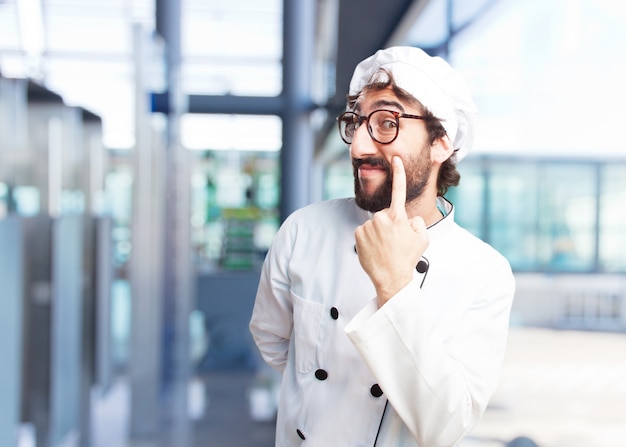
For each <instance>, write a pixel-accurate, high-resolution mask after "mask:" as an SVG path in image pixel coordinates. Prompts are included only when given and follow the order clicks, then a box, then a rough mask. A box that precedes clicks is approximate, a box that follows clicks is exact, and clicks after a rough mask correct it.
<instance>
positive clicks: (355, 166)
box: [352, 151, 432, 213]
mask: <svg viewBox="0 0 626 447" xmlns="http://www.w3.org/2000/svg"><path fill="white" fill-rule="evenodd" d="M427 153H428V152H426V151H422V153H421V154H419V155H417V156H414V157H411V158H410V159H408V160H407V161H406V162H405V167H404V169H405V172H406V201H407V202H410V201H412V200H414V199H416V198H418V197H420V196H421V195H422V194H423V193H424V190H425V189H426V186H427V185H428V180H429V178H430V174H431V172H432V165H431V164H430V160H429V159H428V158H426V156H425V154H427ZM363 164H369V165H372V166H380V167H382V168H383V169H384V170H385V173H386V176H385V181H384V182H383V183H382V184H381V185H380V186H379V187H378V188H376V190H375V191H374V192H373V193H372V194H369V195H368V194H366V193H365V192H364V191H363V189H362V188H361V181H360V180H359V167H360V166H361V165H363ZM352 170H353V174H354V195H355V201H356V204H357V205H358V206H359V208H362V209H364V210H366V211H370V212H372V213H375V212H378V211H380V210H383V209H385V208H389V206H390V205H391V190H392V184H393V174H392V170H391V165H390V164H389V162H387V160H386V159H384V158H377V157H368V158H353V159H352Z"/></svg>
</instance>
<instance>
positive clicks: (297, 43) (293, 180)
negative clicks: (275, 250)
mask: <svg viewBox="0 0 626 447" xmlns="http://www.w3.org/2000/svg"><path fill="white" fill-rule="evenodd" d="M315 17H316V13H315V1H314V0H301V1H293V0H284V1H283V96H284V109H283V114H282V118H283V147H282V151H281V201H280V215H281V219H282V220H284V219H285V218H286V217H287V215H289V214H290V213H291V212H293V211H295V210H296V209H298V208H301V207H302V206H304V205H307V204H308V203H309V202H310V201H311V173H312V169H313V149H314V148H313V145H314V132H313V129H312V127H311V123H310V114H311V111H312V109H313V101H312V86H311V83H312V82H311V81H312V73H313V60H314V57H315V52H314V47H315Z"/></svg>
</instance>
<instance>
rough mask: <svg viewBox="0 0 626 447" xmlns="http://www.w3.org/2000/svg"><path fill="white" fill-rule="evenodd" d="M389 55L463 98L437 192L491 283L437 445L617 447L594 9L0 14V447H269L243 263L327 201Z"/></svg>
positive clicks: (493, 6) (610, 246)
mask: <svg viewBox="0 0 626 447" xmlns="http://www.w3.org/2000/svg"><path fill="white" fill-rule="evenodd" d="M398 44H402V45H413V46H419V47H422V48H424V49H425V50H427V51H428V52H429V53H430V54H433V55H440V56H442V57H444V58H445V59H447V60H448V61H449V62H450V63H451V64H452V65H453V66H455V67H456V68H457V69H458V70H459V71H461V72H462V73H463V74H464V75H465V76H466V78H467V80H468V83H469V85H470V88H471V90H472V92H473V94H474V96H475V99H476V103H477V105H478V108H479V110H480V128H479V131H478V138H477V142H476V149H475V151H474V152H473V153H472V154H470V156H468V157H467V158H466V159H465V160H463V162H462V163H461V164H460V166H459V169H460V172H461V174H462V181H461V185H460V186H459V187H457V188H455V189H454V190H452V191H450V193H449V194H448V196H449V199H450V200H452V201H453V202H454V203H455V205H456V210H457V211H456V213H457V214H456V215H457V220H458V221H459V223H460V224H461V225H463V226H465V227H466V228H468V229H469V230H470V231H471V232H473V233H474V234H476V235H477V236H479V237H481V238H482V239H484V240H485V241H487V242H489V243H490V244H491V245H493V246H494V247H495V248H496V249H498V250H499V251H500V252H501V253H503V254H504V255H505V256H506V257H507V258H508V260H509V261H510V263H511V265H512V267H513V269H514V272H515V276H516V279H517V284H518V287H517V294H516V300H515V303H514V307H513V312H512V318H511V331H510V337H509V341H508V344H509V349H508V351H507V357H506V360H505V363H504V366H503V371H502V377H501V381H500V386H499V388H498V390H497V391H496V394H495V396H494V398H493V400H492V402H491V405H490V407H489V408H488V409H487V412H486V414H485V417H484V418H483V420H482V422H481V423H480V425H479V426H478V427H477V428H476V430H474V432H473V433H472V434H471V435H470V436H469V437H468V438H467V439H466V440H465V441H464V442H463V443H462V444H461V445H462V446H467V447H471V446H482V447H492V446H493V447H497V446H518V447H531V446H540V447H596V446H603V447H613V446H615V447H617V446H620V447H621V446H623V445H624V442H625V441H624V440H625V439H626V355H625V353H626V335H625V334H626V276H625V273H626V212H625V211H624V209H625V208H626V156H625V153H626V151H625V149H626V147H625V143H624V141H623V140H624V138H623V133H624V131H623V129H624V123H626V108H625V107H624V104H625V103H626V88H625V87H624V81H623V80H624V79H626V6H624V5H623V4H622V3H621V2H616V1H613V0H567V1H566V0H525V1H524V2H520V1H514V0H385V1H384V2H383V1H380V0H297V1H296V0H282V1H281V0H230V1H228V2H221V1H214V0H126V1H123V0H0V303H1V305H2V312H0V327H1V328H2V334H3V335H2V337H0V361H1V362H2V368H0V445H1V446H19V447H26V446H28V447H57V446H62V447H70V446H81V447H82V446H107V447H110V446H115V447H124V446H129V447H137V446H141V447H144V446H145V447H148V446H176V447H191V446H228V447H240V446H241V447H243V446H252V447H270V446H273V445H274V438H273V436H274V427H273V422H274V416H275V404H276V387H277V380H278V378H277V377H276V375H275V374H273V373H272V372H271V371H269V370H267V368H265V367H264V366H263V365H262V362H261V361H260V360H259V357H258V355H257V353H256V350H255V348H254V347H253V345H252V342H251V338H250V336H249V333H248V329H247V324H248V319H249V316H250V312H251V309H252V304H253V300H254V294H255V290H256V285H257V282H258V275H259V268H260V265H261V263H262V260H263V257H264V255H265V252H266V250H267V249H268V247H269V245H270V243H271V240H272V237H273V235H274V233H275V231H276V230H277V228H278V226H279V225H280V222H282V220H283V219H284V218H285V217H286V216H287V215H288V214H289V213H290V212H292V211H293V210H295V209H297V208H299V207H301V206H304V205H306V204H308V203H311V202H313V201H318V200H323V199H328V198H334V197H342V196H350V195H352V172H351V166H350V162H349V156H348V152H347V150H346V148H345V145H344V144H343V143H342V142H341V141H340V139H339V137H338V135H337V133H336V130H335V121H334V120H335V117H336V116H337V115H338V114H339V113H340V112H341V111H342V110H343V108H344V106H345V95H346V93H347V89H348V83H349V79H350V76H351V73H352V70H353V69H354V66H355V65H356V64H357V63H358V62H359V61H360V60H362V59H364V58H365V57H367V56H369V55H371V54H373V53H374V52H375V51H376V50H377V49H379V48H382V47H386V46H390V45H398ZM620 129H622V130H620Z"/></svg>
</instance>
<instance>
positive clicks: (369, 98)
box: [354, 88, 420, 113]
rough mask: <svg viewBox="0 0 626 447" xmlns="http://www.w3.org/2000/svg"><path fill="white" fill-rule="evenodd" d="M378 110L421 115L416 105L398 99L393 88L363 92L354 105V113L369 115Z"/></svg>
mask: <svg viewBox="0 0 626 447" xmlns="http://www.w3.org/2000/svg"><path fill="white" fill-rule="evenodd" d="M378 109H389V110H396V111H399V112H409V113H411V112H413V113H419V112H420V110H419V109H418V107H417V105H416V104H411V103H410V102H409V101H407V100H406V99H403V98H400V97H398V96H397V95H396V94H395V93H394V92H393V90H392V89H391V88H386V89H372V90H368V89H365V90H363V91H362V92H361V94H360V95H359V97H358V98H357V100H356V102H355V104H354V111H355V112H360V113H369V112H372V111H374V110H378Z"/></svg>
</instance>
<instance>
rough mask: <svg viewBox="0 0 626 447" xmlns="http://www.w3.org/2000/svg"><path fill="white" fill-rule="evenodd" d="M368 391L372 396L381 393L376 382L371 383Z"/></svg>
mask: <svg viewBox="0 0 626 447" xmlns="http://www.w3.org/2000/svg"><path fill="white" fill-rule="evenodd" d="M370 393H372V396H374V397H380V396H382V395H383V390H381V389H380V386H378V384H377V383H375V384H374V385H372V387H371V388H370Z"/></svg>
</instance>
